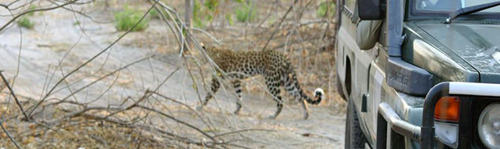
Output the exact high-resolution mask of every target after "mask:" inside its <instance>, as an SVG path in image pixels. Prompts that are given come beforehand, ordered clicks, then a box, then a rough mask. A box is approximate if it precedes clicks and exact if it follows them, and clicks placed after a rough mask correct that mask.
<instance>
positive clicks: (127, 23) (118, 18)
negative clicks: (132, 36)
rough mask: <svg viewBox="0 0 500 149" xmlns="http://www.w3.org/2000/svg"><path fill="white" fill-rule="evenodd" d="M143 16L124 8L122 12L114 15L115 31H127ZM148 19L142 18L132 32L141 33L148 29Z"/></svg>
mask: <svg viewBox="0 0 500 149" xmlns="http://www.w3.org/2000/svg"><path fill="white" fill-rule="evenodd" d="M143 15H144V14H143V13H142V12H141V11H139V10H132V9H129V8H128V7H127V6H125V9H124V10H123V11H120V12H117V13H115V22H116V29H117V30H118V31H128V30H130V29H132V27H134V25H135V24H137V22H139V20H141V18H142V16H143ZM148 24H149V18H144V19H143V20H142V21H141V22H139V24H137V26H136V27H135V28H134V29H133V30H132V31H142V30H144V29H146V28H147V27H148Z"/></svg>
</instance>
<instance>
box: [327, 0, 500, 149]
mask: <svg viewBox="0 0 500 149" xmlns="http://www.w3.org/2000/svg"><path fill="white" fill-rule="evenodd" d="M498 5H500V2H498V1H491V0H337V12H339V13H337V15H338V16H337V18H338V20H337V23H338V26H337V31H338V32H337V41H336V48H337V53H336V60H337V62H336V67H337V74H338V81H337V86H338V89H339V93H340V94H341V96H342V97H343V98H344V99H346V100H347V101H348V108H347V119H346V139H345V145H346V148H365V147H368V148H377V149H379V148H398V149H399V148H426V149H430V148H500V49H499V47H500V6H498Z"/></svg>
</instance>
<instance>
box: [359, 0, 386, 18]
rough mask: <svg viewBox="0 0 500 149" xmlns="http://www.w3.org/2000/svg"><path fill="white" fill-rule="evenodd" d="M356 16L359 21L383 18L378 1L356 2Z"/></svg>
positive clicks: (381, 6) (360, 0) (362, 0)
mask: <svg viewBox="0 0 500 149" xmlns="http://www.w3.org/2000/svg"><path fill="white" fill-rule="evenodd" d="M357 5H358V14H359V18H360V19H361V20H380V19H383V18H384V16H385V15H384V14H383V11H382V10H383V7H384V5H382V3H381V1H380V0H358V2H357Z"/></svg>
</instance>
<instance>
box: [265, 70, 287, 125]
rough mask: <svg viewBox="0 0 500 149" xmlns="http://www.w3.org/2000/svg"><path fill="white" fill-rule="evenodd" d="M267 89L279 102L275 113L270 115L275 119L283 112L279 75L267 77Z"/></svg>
mask: <svg viewBox="0 0 500 149" xmlns="http://www.w3.org/2000/svg"><path fill="white" fill-rule="evenodd" d="M265 79H266V85H267V89H268V90H269V92H270V93H271V96H273V99H274V100H275V101H276V102H277V104H276V108H277V109H276V112H275V113H274V115H272V116H270V118H273V119H275V118H276V117H278V115H279V114H280V113H281V110H282V109H283V100H282V99H281V90H280V88H279V87H280V82H279V81H280V80H279V77H265Z"/></svg>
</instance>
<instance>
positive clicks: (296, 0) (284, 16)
mask: <svg viewBox="0 0 500 149" xmlns="http://www.w3.org/2000/svg"><path fill="white" fill-rule="evenodd" d="M297 2H298V0H294V1H293V4H292V5H291V6H290V8H288V11H286V13H285V15H283V17H282V18H281V21H280V22H279V23H278V25H277V26H276V29H274V32H273V34H271V37H269V39H268V40H267V42H266V44H265V45H264V48H262V50H265V49H266V48H267V45H268V44H269V42H271V40H272V39H273V38H274V35H275V34H276V32H278V30H279V28H280V27H281V24H282V23H283V21H284V20H285V18H286V16H287V15H288V13H290V11H292V9H293V6H294V5H295V4H296V3H297Z"/></svg>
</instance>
